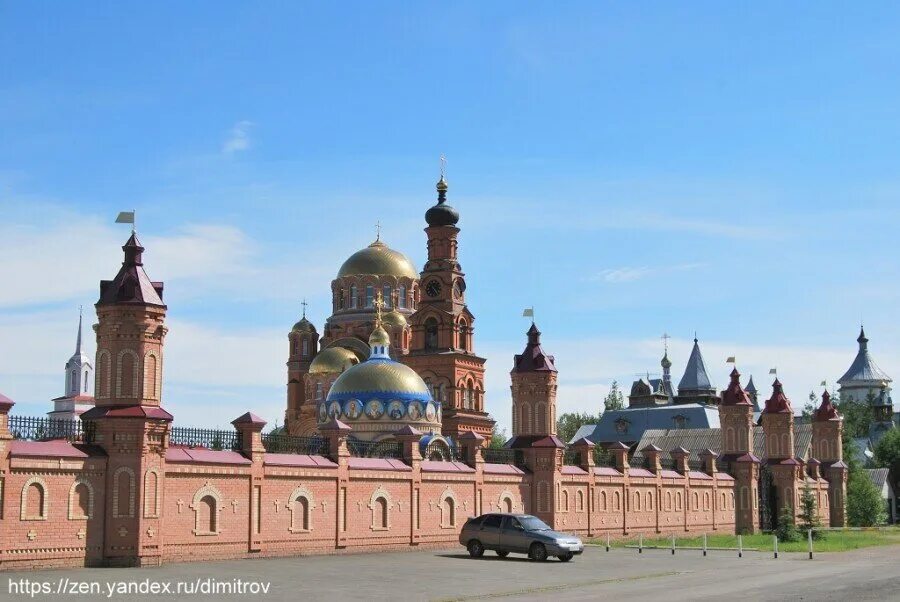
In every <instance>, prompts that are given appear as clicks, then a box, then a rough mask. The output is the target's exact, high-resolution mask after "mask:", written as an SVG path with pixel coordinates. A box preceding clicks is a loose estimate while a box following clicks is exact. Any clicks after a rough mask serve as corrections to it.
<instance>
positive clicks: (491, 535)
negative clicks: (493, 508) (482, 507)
mask: <svg viewBox="0 0 900 602" xmlns="http://www.w3.org/2000/svg"><path fill="white" fill-rule="evenodd" d="M502 526H503V516H502V515H500V514H488V515H487V516H485V517H484V520H483V521H481V528H480V529H479V530H478V540H479V541H480V542H481V545H483V546H484V547H485V548H488V549H491V550H496V549H497V548H498V547H500V528H501V527H502Z"/></svg>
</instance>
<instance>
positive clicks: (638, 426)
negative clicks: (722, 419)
mask: <svg viewBox="0 0 900 602" xmlns="http://www.w3.org/2000/svg"><path fill="white" fill-rule="evenodd" d="M677 417H683V418H684V425H685V427H684V428H686V429H703V428H710V427H716V428H718V426H719V411H718V409H717V408H715V407H710V406H703V405H700V404H696V403H685V404H681V405H666V406H656V407H647V408H626V409H624V410H610V411H607V412H604V413H603V416H601V417H600V422H598V423H597V424H592V425H585V426H583V427H581V429H579V430H578V433H580V435H576V436H577V437H578V438H581V437H587V438H588V439H590V440H591V441H593V442H594V443H611V442H613V441H623V442H627V441H638V440H639V439H640V438H641V436H642V435H643V434H644V432H645V431H646V430H648V429H668V428H674V427H675V419H676V418H677ZM621 421H625V422H626V424H625V425H624V426H625V430H624V431H623V430H621V428H620V427H619V424H620V423H621ZM588 427H590V428H591V429H592V430H591V431H590V433H588V434H584V432H583V431H585V430H586V429H587V428H588Z"/></svg>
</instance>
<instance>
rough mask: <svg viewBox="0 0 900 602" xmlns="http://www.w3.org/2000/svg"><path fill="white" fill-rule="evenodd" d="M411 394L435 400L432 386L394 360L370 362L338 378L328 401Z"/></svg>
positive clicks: (329, 392)
mask: <svg viewBox="0 0 900 602" xmlns="http://www.w3.org/2000/svg"><path fill="white" fill-rule="evenodd" d="M367 393H375V394H377V393H387V394H390V393H407V394H410V395H421V396H422V399H423V400H427V399H431V394H430V393H429V391H428V386H427V385H426V384H425V381H423V380H422V377H421V376H419V375H418V374H416V372H415V370H413V369H412V368H410V367H409V366H406V365H405V364H401V363H400V362H395V361H393V360H372V359H370V360H368V361H365V362H363V363H361V364H357V365H355V366H353V367H352V368H350V369H349V370H347V371H346V372H344V373H343V374H341V375H340V376H338V377H337V380H335V381H334V384H333V385H332V386H331V389H330V390H329V391H328V399H329V400H330V399H332V396H336V395H340V394H354V395H358V396H359V397H360V399H367V397H366V394H367Z"/></svg>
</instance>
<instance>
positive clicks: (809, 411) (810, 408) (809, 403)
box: [803, 391, 818, 422]
mask: <svg viewBox="0 0 900 602" xmlns="http://www.w3.org/2000/svg"><path fill="white" fill-rule="evenodd" d="M817 401H818V397H816V392H815V391H810V392H809V398H808V399H807V400H806V405H804V406H803V418H804V422H812V416H813V412H815V411H816V402H817Z"/></svg>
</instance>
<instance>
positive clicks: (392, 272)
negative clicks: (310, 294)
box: [337, 238, 419, 280]
mask: <svg viewBox="0 0 900 602" xmlns="http://www.w3.org/2000/svg"><path fill="white" fill-rule="evenodd" d="M344 276H397V277H406V278H412V279H414V280H416V279H418V278H419V273H418V272H417V271H416V268H415V267H414V266H413V264H412V262H411V261H410V260H409V257H407V256H406V255H404V254H403V253H401V252H400V251H395V250H394V249H392V248H390V247H389V246H387V245H386V244H384V243H383V242H381V239H380V238H379V239H378V240H376V241H375V242H373V243H372V244H370V245H369V246H368V247H366V248H365V249H360V250H359V251H357V252H356V253H354V254H353V255H351V256H350V257H348V258H347V261H345V262H344V263H343V265H341V269H340V270H338V275H337V277H338V278H343V277H344Z"/></svg>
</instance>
